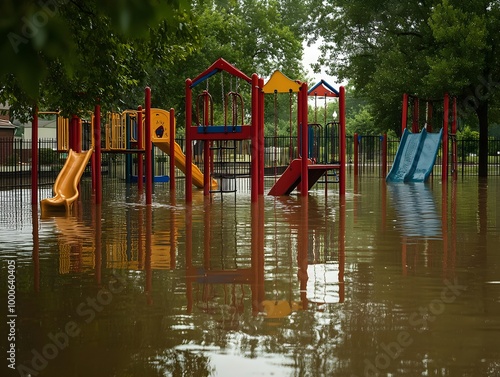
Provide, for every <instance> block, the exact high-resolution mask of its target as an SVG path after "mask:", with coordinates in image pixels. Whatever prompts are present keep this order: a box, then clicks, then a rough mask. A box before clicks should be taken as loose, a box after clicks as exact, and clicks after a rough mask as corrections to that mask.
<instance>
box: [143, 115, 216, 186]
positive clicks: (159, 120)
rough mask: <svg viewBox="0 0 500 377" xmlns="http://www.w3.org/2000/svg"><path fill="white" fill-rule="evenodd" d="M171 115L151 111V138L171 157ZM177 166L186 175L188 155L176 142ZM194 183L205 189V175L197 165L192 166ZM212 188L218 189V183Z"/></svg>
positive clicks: (214, 183)
mask: <svg viewBox="0 0 500 377" xmlns="http://www.w3.org/2000/svg"><path fill="white" fill-rule="evenodd" d="M169 126H170V113H169V112H168V111H165V110H162V109H151V138H152V141H153V144H154V145H156V146H157V147H158V148H160V149H161V150H162V151H163V152H165V153H166V154H168V155H170V134H169V130H170V127H169ZM174 148H175V166H176V167H177V168H178V169H179V170H180V171H182V172H183V173H184V174H186V155H185V154H184V152H182V148H181V146H180V145H179V144H177V143H176V142H175V141H174ZM192 177H193V178H192V181H193V184H194V185H195V186H196V187H198V188H203V185H204V180H203V173H202V172H201V170H200V169H199V168H198V166H196V165H195V164H192ZM212 187H217V182H216V181H215V180H212Z"/></svg>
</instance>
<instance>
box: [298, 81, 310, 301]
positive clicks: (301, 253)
mask: <svg viewBox="0 0 500 377" xmlns="http://www.w3.org/2000/svg"><path fill="white" fill-rule="evenodd" d="M306 93H307V91H306ZM302 158H304V157H302ZM303 187H305V186H303ZM305 191H306V192H307V187H306V188H305ZM308 200H309V198H308V197H307V196H302V198H301V206H300V214H301V218H300V219H299V223H298V226H299V234H298V240H297V248H298V250H297V265H298V270H299V271H298V275H299V282H300V300H301V302H302V309H304V310H306V309H307V306H308V300H307V280H308V279H309V276H308V275H307V265H308V262H307V257H308V252H309V201H308Z"/></svg>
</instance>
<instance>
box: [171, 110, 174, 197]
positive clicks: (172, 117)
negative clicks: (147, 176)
mask: <svg viewBox="0 0 500 377" xmlns="http://www.w3.org/2000/svg"><path fill="white" fill-rule="evenodd" d="M170 191H175V110H174V109H170Z"/></svg>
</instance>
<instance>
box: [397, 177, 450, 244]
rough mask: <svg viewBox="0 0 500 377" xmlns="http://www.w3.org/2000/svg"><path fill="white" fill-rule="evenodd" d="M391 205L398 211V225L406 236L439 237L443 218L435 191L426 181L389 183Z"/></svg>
mask: <svg viewBox="0 0 500 377" xmlns="http://www.w3.org/2000/svg"><path fill="white" fill-rule="evenodd" d="M387 191H388V192H389V196H390V205H391V207H392V208H393V209H394V210H395V211H396V214H397V223H396V227H397V229H398V230H399V231H400V232H401V234H402V235H403V236H405V237H416V238H417V237H418V238H425V239H433V238H434V239H439V238H441V237H442V226H441V218H440V216H439V214H438V212H437V208H436V203H435V201H434V196H433V192H432V190H431V188H430V185H429V184H426V183H394V184H392V183H391V184H388V185H387Z"/></svg>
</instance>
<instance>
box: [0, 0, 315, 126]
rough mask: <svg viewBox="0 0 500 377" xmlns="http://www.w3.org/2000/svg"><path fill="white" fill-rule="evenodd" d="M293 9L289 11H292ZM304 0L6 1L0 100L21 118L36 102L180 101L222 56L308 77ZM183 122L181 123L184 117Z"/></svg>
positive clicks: (115, 105) (68, 105) (264, 70)
mask: <svg viewBox="0 0 500 377" xmlns="http://www.w3.org/2000/svg"><path fill="white" fill-rule="evenodd" d="M292 9H293V11H292ZM305 9H306V8H305V3H304V2H303V1H302V0H281V1H279V0H276V1H271V2H268V1H261V0H245V1H236V0H229V1H226V0H222V1H218V0H207V1H199V2H196V1H194V2H192V3H188V2H187V0H186V1H185V0H163V1H156V0H147V1H144V0H124V1H121V2H114V1H111V0H106V1H100V0H90V1H85V2H83V1H80V0H45V1H44V0H41V1H38V2H37V1H34V0H19V1H17V0H16V1H14V0H7V1H5V2H2V4H1V5H0V14H1V16H0V17H1V19H0V37H1V38H2V40H3V41H6V43H3V44H2V46H1V47H0V51H1V53H2V55H1V56H2V59H3V60H4V62H5V64H4V62H3V63H2V65H1V68H0V83H1V84H0V102H5V101H8V102H9V103H10V104H11V105H12V107H11V110H12V111H13V113H14V115H15V116H17V117H21V118H23V116H24V117H26V114H29V110H30V108H31V107H32V106H33V104H34V103H35V102H37V103H38V104H39V105H40V106H42V107H46V108H52V109H55V108H59V109H61V110H63V111H64V112H65V114H66V115H69V114H78V113H80V112H81V111H88V110H89V109H92V108H93V106H94V105H95V103H97V101H99V102H100V103H101V105H102V106H103V107H104V109H120V108H130V107H135V106H137V105H138V104H139V103H142V101H141V98H143V95H144V94H143V93H144V86H145V85H150V86H151V87H152V89H153V93H154V96H153V101H154V104H153V105H155V106H160V107H176V108H178V109H180V110H181V111H182V109H183V108H184V104H183V96H184V80H185V79H186V78H187V77H194V76H195V75H197V74H198V73H200V72H201V71H203V70H204V69H206V68H207V67H208V66H209V65H210V64H211V63H212V62H214V61H215V60H216V59H218V58H220V57H223V58H225V59H226V60H228V61H230V62H231V63H232V64H235V65H236V66H237V67H238V68H240V69H241V70H242V71H244V72H246V73H248V74H251V73H252V72H258V73H259V74H260V75H268V74H270V73H271V72H272V71H274V70H275V69H281V70H283V71H284V72H286V73H288V74H290V75H291V77H299V76H300V77H301V78H302V77H303V70H302V65H301V58H302V41H303V39H304V26H303V24H304V22H303V21H304V20H305ZM180 124H182V123H180Z"/></svg>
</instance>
